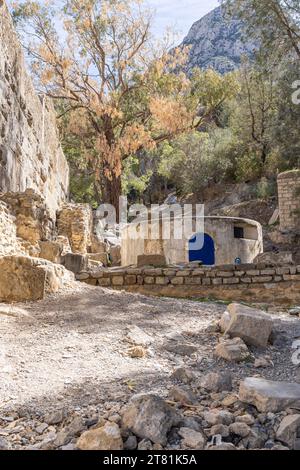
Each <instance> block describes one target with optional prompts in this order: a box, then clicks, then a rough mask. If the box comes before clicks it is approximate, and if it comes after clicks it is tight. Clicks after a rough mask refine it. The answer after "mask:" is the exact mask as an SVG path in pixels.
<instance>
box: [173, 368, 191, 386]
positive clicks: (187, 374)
mask: <svg viewBox="0 0 300 470" xmlns="http://www.w3.org/2000/svg"><path fill="white" fill-rule="evenodd" d="M171 379H173V380H178V381H179V382H182V383H184V384H189V383H191V382H193V380H195V374H194V372H193V371H192V369H189V368H188V367H178V368H177V369H175V370H174V372H173V373H172V374H171Z"/></svg>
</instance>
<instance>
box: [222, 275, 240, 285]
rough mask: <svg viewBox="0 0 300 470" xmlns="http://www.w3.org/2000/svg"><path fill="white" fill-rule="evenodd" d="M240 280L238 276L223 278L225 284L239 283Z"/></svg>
mask: <svg viewBox="0 0 300 470" xmlns="http://www.w3.org/2000/svg"><path fill="white" fill-rule="evenodd" d="M239 282H240V280H239V278H238V277H233V278H231V279H230V278H223V284H227V285H230V284H239Z"/></svg>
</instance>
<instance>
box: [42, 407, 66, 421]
mask: <svg viewBox="0 0 300 470" xmlns="http://www.w3.org/2000/svg"><path fill="white" fill-rule="evenodd" d="M63 419H64V413H63V410H57V411H53V412H52V413H49V414H47V415H46V416H45V419H44V421H45V423H47V424H60V423H61V422H62V420H63Z"/></svg>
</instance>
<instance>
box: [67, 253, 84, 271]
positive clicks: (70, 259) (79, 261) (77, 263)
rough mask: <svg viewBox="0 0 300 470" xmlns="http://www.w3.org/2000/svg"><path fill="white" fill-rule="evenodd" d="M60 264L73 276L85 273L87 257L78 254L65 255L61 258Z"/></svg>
mask: <svg viewBox="0 0 300 470" xmlns="http://www.w3.org/2000/svg"><path fill="white" fill-rule="evenodd" d="M61 262H62V264H63V265H64V266H65V268H66V269H67V270H68V271H71V272H72V273H74V274H78V273H80V272H82V271H86V270H87V267H88V258H87V256H86V255H80V254H78V253H66V254H65V256H63V257H62V260H61Z"/></svg>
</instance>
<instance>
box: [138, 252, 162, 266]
mask: <svg viewBox="0 0 300 470" xmlns="http://www.w3.org/2000/svg"><path fill="white" fill-rule="evenodd" d="M137 265H138V267H143V266H154V267H162V266H166V265H167V261H166V257H165V256H164V255H139V256H138V257H137Z"/></svg>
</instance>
